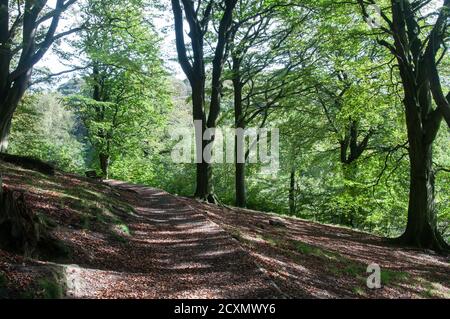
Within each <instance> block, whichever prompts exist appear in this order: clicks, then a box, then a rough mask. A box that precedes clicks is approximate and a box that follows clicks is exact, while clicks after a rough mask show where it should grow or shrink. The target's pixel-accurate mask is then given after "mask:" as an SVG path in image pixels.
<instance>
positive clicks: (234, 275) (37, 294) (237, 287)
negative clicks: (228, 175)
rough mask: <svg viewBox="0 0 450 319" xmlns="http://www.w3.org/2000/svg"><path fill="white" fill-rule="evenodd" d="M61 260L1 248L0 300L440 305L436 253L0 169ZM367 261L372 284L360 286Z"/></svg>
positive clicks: (446, 271) (447, 273) (155, 194)
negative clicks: (431, 301)
mask: <svg viewBox="0 0 450 319" xmlns="http://www.w3.org/2000/svg"><path fill="white" fill-rule="evenodd" d="M0 169H1V171H2V174H3V184H4V185H5V186H6V187H7V188H9V189H14V190H17V191H19V192H23V193H24V194H25V196H24V198H25V201H26V203H27V205H28V206H29V207H30V208H31V209H32V210H33V212H35V213H36V214H37V215H38V216H39V218H40V219H42V220H44V221H45V222H46V224H48V225H50V226H49V228H50V232H51V235H52V238H54V240H55V241H58V243H59V247H63V248H64V249H61V253H60V254H59V255H58V256H51V257H49V256H46V255H43V254H39V253H36V254H34V255H32V256H29V257H26V258H25V257H22V256H21V255H20V254H18V253H13V252H10V251H9V252H8V251H7V250H5V249H3V250H2V249H0V298H2V297H3V298H13V297H15V298H17V297H19V298H63V297H67V298H330V297H331V298H344V297H350V298H379V297H382V298H408V297H412V298H431V297H433V298H434V297H437V298H449V297H450V265H449V259H448V258H446V257H441V256H436V255H433V254H431V253H426V252H422V251H414V250H407V249H400V248H394V247H389V246H387V245H386V243H385V242H384V241H383V240H382V239H381V238H378V237H375V236H371V235H368V234H364V233H359V232H355V231H352V230H348V229H343V228H338V227H331V226H325V225H320V224H315V223H311V222H306V221H302V220H299V219H293V218H281V217H278V216H274V215H270V214H264V213H260V212H254V211H249V210H238V209H234V208H226V207H218V206H215V205H208V204H203V203H199V202H197V201H195V200H192V199H188V198H181V197H175V196H172V195H170V194H167V193H165V192H163V191H160V190H156V189H152V188H146V187H142V186H136V185H130V184H125V183H121V182H116V181H110V182H108V183H100V182H96V181H92V180H88V179H85V178H82V177H78V176H74V175H70V174H65V173H62V172H56V174H55V175H54V176H48V175H45V174H42V173H38V172H35V171H31V170H26V169H23V168H20V167H16V166H13V165H11V164H6V163H3V162H0ZM370 263H378V264H379V265H380V266H381V268H382V283H383V287H382V288H381V289H378V290H369V289H368V288H366V278H367V274H366V268H367V265H368V264H370Z"/></svg>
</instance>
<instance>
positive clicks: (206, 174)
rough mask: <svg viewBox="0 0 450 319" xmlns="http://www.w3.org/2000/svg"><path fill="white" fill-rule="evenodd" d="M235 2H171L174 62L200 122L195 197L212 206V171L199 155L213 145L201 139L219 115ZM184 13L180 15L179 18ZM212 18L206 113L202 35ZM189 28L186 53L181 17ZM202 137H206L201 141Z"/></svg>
mask: <svg viewBox="0 0 450 319" xmlns="http://www.w3.org/2000/svg"><path fill="white" fill-rule="evenodd" d="M237 2H238V1H237V0H225V1H223V2H222V3H220V4H218V3H216V2H215V1H213V0H209V1H207V2H203V1H200V0H198V1H193V0H181V3H180V0H172V10H173V15H174V20H175V35H176V46H177V52H178V60H179V62H180V65H181V67H182V69H183V71H184V73H185V74H186V76H187V78H188V80H189V83H190V85H191V88H192V104H193V118H194V121H201V129H200V130H198V129H197V130H196V148H197V152H196V157H197V179H196V191H195V197H197V198H200V199H204V200H207V201H210V202H215V201H216V199H215V195H214V189H213V185H212V167H211V164H210V163H208V161H207V160H205V158H204V156H203V153H204V152H203V151H204V150H205V149H206V148H207V147H210V146H211V145H210V144H211V143H213V142H214V136H209V137H207V136H205V132H206V131H207V129H214V128H215V126H216V122H217V119H218V117H219V114H220V102H221V93H222V73H223V66H224V63H225V60H226V53H227V50H226V47H227V44H228V42H229V36H230V34H229V31H230V27H231V24H232V19H233V11H234V9H235V7H236V4H237ZM183 11H184V15H183ZM215 15H221V16H220V18H218V20H219V26H218V28H217V34H216V38H217V40H216V41H215V42H216V43H215V49H214V53H213V58H212V78H211V94H210V105H209V112H208V111H207V107H206V96H205V91H206V90H205V86H206V61H205V35H206V33H207V32H208V27H209V25H210V22H211V20H212V18H213V16H215ZM183 16H184V17H185V18H186V20H187V22H188V24H189V37H190V50H191V51H192V56H189V54H188V48H187V46H186V41H185V36H184V28H183V22H184V17H183ZM203 137H207V138H206V139H203Z"/></svg>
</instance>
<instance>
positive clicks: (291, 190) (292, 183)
mask: <svg viewBox="0 0 450 319" xmlns="http://www.w3.org/2000/svg"><path fill="white" fill-rule="evenodd" d="M295 172H296V170H295V167H293V168H292V170H291V177H290V184H289V212H290V214H291V215H295V213H296V210H297V207H296V203H295Z"/></svg>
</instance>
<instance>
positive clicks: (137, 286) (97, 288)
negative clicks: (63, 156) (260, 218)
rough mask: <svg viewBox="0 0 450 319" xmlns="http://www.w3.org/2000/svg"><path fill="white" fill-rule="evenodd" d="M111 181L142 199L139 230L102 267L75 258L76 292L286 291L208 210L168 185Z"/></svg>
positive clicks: (72, 287)
mask: <svg viewBox="0 0 450 319" xmlns="http://www.w3.org/2000/svg"><path fill="white" fill-rule="evenodd" d="M108 184H109V185H111V186H113V187H114V188H115V189H117V190H119V191H120V194H121V195H120V196H121V197H126V200H127V201H128V202H130V203H131V204H132V205H133V206H134V207H135V214H133V216H132V217H130V218H129V220H128V221H127V225H128V227H129V229H130V232H131V235H130V236H129V238H128V241H127V244H126V245H123V246H113V247H108V246H106V247H104V250H105V255H106V257H105V258H106V259H105V260H104V262H103V265H104V266H103V267H101V268H98V267H95V266H93V267H92V268H90V265H84V266H81V267H78V266H68V267H67V268H66V277H67V281H68V296H69V297H71V298H271V297H274V298H277V297H282V294H281V293H280V292H279V290H278V289H277V287H276V286H275V284H274V283H273V281H272V280H271V279H270V277H269V276H267V275H266V274H265V273H264V271H263V270H262V269H261V268H260V267H259V266H257V265H256V264H255V263H254V261H253V260H252V257H251V256H250V254H248V253H247V252H246V251H245V250H244V249H243V248H242V247H241V246H240V245H239V243H238V242H237V241H236V240H234V239H233V238H232V237H231V236H230V235H229V234H228V233H227V232H226V231H225V230H223V229H222V228H221V227H219V226H218V225H217V224H215V223H214V222H212V221H211V220H209V219H208V218H207V216H205V215H204V214H202V213H200V212H197V211H194V209H193V208H192V207H190V206H189V205H186V204H184V203H183V202H181V201H178V200H177V198H176V197H174V196H172V195H170V194H168V193H166V192H163V191H160V190H156V189H152V188H148V187H142V186H137V185H130V184H125V183H121V182H116V181H109V182H108ZM97 254H98V253H97ZM95 257H96V258H98V257H99V256H98V255H97V256H95ZM94 268H95V269H94Z"/></svg>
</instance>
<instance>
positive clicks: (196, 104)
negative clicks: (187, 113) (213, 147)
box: [191, 77, 216, 203]
mask: <svg viewBox="0 0 450 319" xmlns="http://www.w3.org/2000/svg"><path fill="white" fill-rule="evenodd" d="M204 83H205V80H204V78H203V77H199V78H196V79H195V81H194V82H192V83H191V87H192V104H193V117H194V121H201V129H200V130H196V132H195V134H196V158H197V176H196V182H197V183H196V189H195V194H194V196H195V197H196V198H198V199H201V200H205V201H208V202H211V203H215V202H216V198H215V196H214V190H213V187H212V176H213V175H212V166H211V164H209V163H208V162H206V161H205V158H204V156H203V155H204V150H205V148H206V147H207V146H208V145H209V144H210V143H213V140H209V141H205V140H203V137H204V134H205V132H206V129H207V126H206V119H205V114H204V111H203V109H204V105H205V99H204V96H205V84H204Z"/></svg>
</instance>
